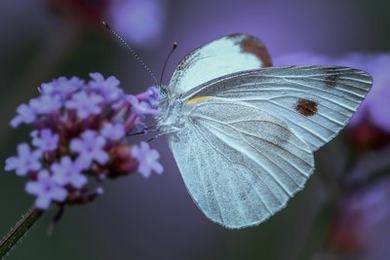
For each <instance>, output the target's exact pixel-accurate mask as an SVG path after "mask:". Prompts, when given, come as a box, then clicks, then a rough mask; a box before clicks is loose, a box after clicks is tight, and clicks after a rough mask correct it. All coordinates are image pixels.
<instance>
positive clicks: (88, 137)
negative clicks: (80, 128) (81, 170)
mask: <svg viewBox="0 0 390 260" xmlns="http://www.w3.org/2000/svg"><path fill="white" fill-rule="evenodd" d="M105 145H106V139H105V138H104V137H102V136H100V135H98V134H97V132H95V131H92V130H87V131H85V132H84V133H83V134H82V135H81V138H76V139H73V140H72V141H71V144H70V148H71V150H72V151H73V152H75V153H78V154H79V162H80V163H81V164H82V165H83V166H84V167H89V165H90V164H91V163H92V162H93V161H97V162H99V163H100V164H101V165H103V164H105V163H107V162H108V160H109V156H108V154H107V152H106V151H105V150H104V146H105Z"/></svg>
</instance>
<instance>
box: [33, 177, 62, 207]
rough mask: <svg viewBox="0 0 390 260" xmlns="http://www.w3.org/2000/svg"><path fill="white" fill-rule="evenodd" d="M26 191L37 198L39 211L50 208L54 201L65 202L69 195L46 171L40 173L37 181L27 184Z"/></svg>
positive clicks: (36, 205)
mask: <svg viewBox="0 0 390 260" xmlns="http://www.w3.org/2000/svg"><path fill="white" fill-rule="evenodd" d="M26 191H27V192H28V193H30V194H33V195H36V196H37V199H36V201H35V207H37V208H38V209H47V208H49V206H50V203H51V201H53V200H54V201H57V202H63V201H64V200H65V199H66V196H67V195H68V192H67V190H66V189H64V188H63V187H62V186H60V185H58V184H57V183H56V182H55V181H54V179H53V177H52V176H50V174H49V172H48V171H46V170H43V171H41V172H39V174H38V178H37V180H36V181H31V182H28V183H27V185H26Z"/></svg>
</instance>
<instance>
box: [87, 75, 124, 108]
mask: <svg viewBox="0 0 390 260" xmlns="http://www.w3.org/2000/svg"><path fill="white" fill-rule="evenodd" d="M89 76H90V77H91V79H92V81H90V82H89V86H91V88H94V89H96V90H98V91H100V93H101V94H102V95H103V96H104V97H105V98H106V99H107V100H108V101H110V102H113V101H116V100H118V98H119V97H121V96H122V95H123V91H122V89H120V88H119V80H118V79H117V78H115V77H114V76H111V77H108V78H107V79H104V77H103V75H102V74H100V73H98V72H95V73H91V74H89Z"/></svg>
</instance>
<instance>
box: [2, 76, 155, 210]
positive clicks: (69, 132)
mask: <svg viewBox="0 0 390 260" xmlns="http://www.w3.org/2000/svg"><path fill="white" fill-rule="evenodd" d="M90 76H91V80H90V81H89V82H84V81H82V80H80V79H78V78H76V77H73V78H70V79H67V78H64V77H61V78H58V79H55V80H53V81H52V82H48V83H44V84H42V85H41V86H40V93H41V96H39V97H38V98H35V99H32V100H31V101H30V102H29V105H21V106H20V107H19V108H18V115H17V116H16V117H15V118H14V119H13V120H12V125H13V126H15V127H16V126H18V125H20V124H21V123H26V124H30V125H31V126H33V127H34V131H33V132H32V133H31V139H32V144H33V145H34V146H35V147H37V148H38V150H37V151H31V149H30V147H29V145H28V144H27V143H24V144H21V145H19V147H18V156H14V157H11V158H9V159H7V161H6V166H5V169H6V170H7V171H13V170H15V171H16V174H17V175H27V174H28V175H27V177H28V178H29V179H30V182H29V184H28V185H27V191H28V192H29V193H32V194H34V195H36V196H37V197H38V198H37V204H36V206H37V207H39V208H42V209H44V208H47V207H48V206H49V204H50V202H51V201H57V202H62V201H66V204H68V205H71V204H85V203H88V202H91V201H93V200H94V199H95V198H96V197H98V196H99V195H100V194H101V193H102V192H100V191H101V189H95V191H91V187H89V186H90V185H88V186H86V185H85V184H86V183H87V182H88V178H87V177H88V176H91V177H93V178H95V179H98V180H100V181H102V180H104V179H107V178H116V177H119V176H124V175H128V174H130V173H132V172H134V171H136V168H137V165H145V162H149V166H148V167H152V168H153V169H154V170H155V171H157V172H159V173H161V172H162V166H161V165H160V164H159V163H158V162H157V161H156V160H157V159H158V157H159V155H158V152H157V151H155V150H151V149H150V148H149V146H148V149H149V150H148V151H149V152H148V151H146V152H147V154H145V155H144V156H143V157H142V162H138V161H137V158H135V157H134V156H132V153H131V152H130V150H131V147H133V146H134V144H131V143H129V140H128V138H126V137H127V135H128V134H130V133H131V132H133V131H135V130H136V126H137V124H144V123H143V120H144V118H145V114H153V113H154V111H155V109H154V108H152V107H151V104H152V103H156V102H158V101H157V99H158V97H157V96H156V94H155V93H154V92H153V91H151V90H150V89H149V90H147V91H146V92H144V93H141V94H140V95H136V96H132V97H133V99H132V102H129V100H128V96H127V95H125V94H124V93H123V90H122V89H120V88H119V81H118V80H117V79H116V78H115V77H108V78H107V79H105V78H104V77H103V75H101V74H100V73H91V74H90ZM138 96H140V98H138ZM141 97H142V100H141ZM134 105H137V106H138V107H137V109H138V111H140V114H136V113H135V109H134ZM103 111H104V113H103ZM48 115H50V116H48ZM77 119H79V120H77ZM48 152H49V153H48ZM43 154H44V156H42V155H43ZM148 155H151V158H150V159H148V158H144V157H145V156H148ZM148 160H149V161H148ZM150 160H152V161H150ZM159 166H160V167H159ZM141 170H142V171H143V172H144V173H145V172H146V170H145V166H144V167H143V168H141ZM37 178H38V179H37ZM64 194H65V195H64ZM65 199H66V200H65Z"/></svg>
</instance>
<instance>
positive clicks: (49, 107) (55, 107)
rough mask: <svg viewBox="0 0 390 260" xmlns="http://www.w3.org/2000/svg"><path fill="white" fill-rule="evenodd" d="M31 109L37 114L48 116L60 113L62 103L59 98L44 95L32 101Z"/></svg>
mask: <svg viewBox="0 0 390 260" xmlns="http://www.w3.org/2000/svg"><path fill="white" fill-rule="evenodd" d="M30 107H31V109H32V110H33V111H35V112H36V113H37V114H41V115H48V114H51V113H54V112H59V109H60V108H61V107H62V102H61V99H60V97H59V96H49V95H43V96H41V97H39V98H35V99H32V100H31V101H30Z"/></svg>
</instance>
